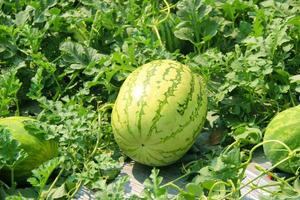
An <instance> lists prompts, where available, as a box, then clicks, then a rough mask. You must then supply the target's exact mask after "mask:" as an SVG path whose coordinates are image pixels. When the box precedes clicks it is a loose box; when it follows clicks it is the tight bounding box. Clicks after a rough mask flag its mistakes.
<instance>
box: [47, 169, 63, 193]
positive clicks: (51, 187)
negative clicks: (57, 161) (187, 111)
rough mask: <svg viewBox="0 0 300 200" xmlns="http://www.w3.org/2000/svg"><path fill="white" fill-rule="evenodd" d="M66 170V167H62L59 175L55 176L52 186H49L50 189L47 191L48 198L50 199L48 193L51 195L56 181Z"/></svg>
mask: <svg viewBox="0 0 300 200" xmlns="http://www.w3.org/2000/svg"><path fill="white" fill-rule="evenodd" d="M64 170H65V168H64V167H63V168H61V170H60V171H59V173H58V175H57V176H56V177H55V179H54V181H53V183H52V184H51V186H50V187H49V189H48V190H47V192H46V194H47V195H46V199H48V195H49V193H50V191H51V190H52V189H53V187H54V186H55V184H56V182H57V181H58V179H59V178H60V177H61V175H62V173H63V171H64Z"/></svg>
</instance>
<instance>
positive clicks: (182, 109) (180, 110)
mask: <svg viewBox="0 0 300 200" xmlns="http://www.w3.org/2000/svg"><path fill="white" fill-rule="evenodd" d="M195 87H196V85H195V77H194V76H193V75H192V74H191V83H190V91H189V93H188V95H187V98H186V99H185V100H184V102H183V104H179V108H178V109H177V112H178V113H179V114H180V115H184V113H185V111H186V109H187V107H188V105H189V103H190V102H191V101H192V100H193V94H194V90H195Z"/></svg>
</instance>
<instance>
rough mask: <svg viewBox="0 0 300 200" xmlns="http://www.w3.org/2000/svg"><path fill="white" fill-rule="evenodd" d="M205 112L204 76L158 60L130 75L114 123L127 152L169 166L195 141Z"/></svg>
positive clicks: (116, 108) (132, 157) (141, 159)
mask: <svg viewBox="0 0 300 200" xmlns="http://www.w3.org/2000/svg"><path fill="white" fill-rule="evenodd" d="M206 113H207V95H206V87H205V84H204V81H203V79H202V77H201V76H199V75H196V74H194V73H192V71H191V70H190V69H189V67H187V66H185V65H183V64H181V63H179V62H176V61H172V60H155V61H152V62H149V63H147V64H145V65H143V66H141V67H139V68H137V69H136V70H135V71H133V72H132V73H131V74H130V75H129V76H128V77H127V79H126V80H125V82H124V83H123V85H122V87H121V88H120V91H119V94H118V96H117V99H116V102H115V105H114V108H113V111H112V119H111V120H112V123H111V124H112V128H113V133H114V137H115V140H116V142H117V144H118V145H119V147H120V149H121V150H122V151H123V152H124V153H125V154H126V155H127V156H128V157H130V158H131V159H133V160H135V161H137V162H139V163H142V164H145V165H149V166H165V165H169V164H172V163H174V162H176V161H177V160H178V159H180V158H181V157H182V156H183V155H184V154H185V153H186V152H187V151H188V150H189V148H190V147H191V146H192V145H193V143H194V141H195V139H196V137H197V135H198V134H199V132H200V130H201V129H202V126H203V124H204V122H205V119H206Z"/></svg>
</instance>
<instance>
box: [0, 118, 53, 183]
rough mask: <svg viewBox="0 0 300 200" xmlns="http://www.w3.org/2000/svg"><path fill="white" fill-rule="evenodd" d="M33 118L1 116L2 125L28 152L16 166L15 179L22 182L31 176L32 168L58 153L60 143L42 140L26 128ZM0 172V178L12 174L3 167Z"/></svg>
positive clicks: (0, 123)
mask: <svg viewBox="0 0 300 200" xmlns="http://www.w3.org/2000/svg"><path fill="white" fill-rule="evenodd" d="M32 120H35V119H33V118H30V117H21V116H14V117H6V118H0V125H1V126H3V127H4V128H5V129H7V130H8V131H9V132H10V134H11V137H12V139H14V140H16V141H18V142H19V143H20V147H21V149H23V150H24V151H25V152H26V153H27V154H28V155H27V157H26V158H25V159H24V160H23V161H21V162H20V163H18V164H17V165H16V166H15V168H14V179H15V180H16V181H20V182H21V181H26V179H27V178H28V177H30V176H31V170H33V169H35V168H37V167H38V166H40V165H41V164H42V163H44V162H46V161H48V160H50V159H52V158H54V157H56V156H57V155H58V145H57V143H56V142H55V141H53V140H41V139H39V138H37V137H36V136H34V135H31V134H30V133H28V131H27V130H25V128H24V125H25V124H24V123H25V122H26V121H32ZM0 134H1V133H0ZM0 174H1V175H0V178H3V177H4V176H5V175H7V176H8V175H10V171H9V169H7V168H3V169H1V171H0ZM2 176H3V177H2Z"/></svg>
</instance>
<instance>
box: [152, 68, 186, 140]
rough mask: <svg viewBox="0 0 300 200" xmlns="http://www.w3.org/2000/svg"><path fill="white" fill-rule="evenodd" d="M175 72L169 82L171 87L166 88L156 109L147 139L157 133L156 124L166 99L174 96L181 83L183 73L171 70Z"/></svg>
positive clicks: (166, 72) (166, 101) (164, 75)
mask: <svg viewBox="0 0 300 200" xmlns="http://www.w3.org/2000/svg"><path fill="white" fill-rule="evenodd" d="M170 69H171V67H170V68H168V69H167V70H166V71H165V73H164V74H163V79H164V80H166V79H165V77H166V75H167V74H168V73H169V72H170ZM173 69H175V70H176V76H175V78H174V79H172V80H170V81H172V85H171V87H169V88H168V90H167V92H165V93H164V99H163V100H162V101H159V105H158V109H157V110H156V115H155V117H154V118H153V120H152V125H151V127H150V130H149V133H148V134H147V137H148V138H149V137H151V135H152V134H153V132H156V133H157V123H158V121H159V119H160V118H161V116H162V115H161V111H162V109H163V108H164V106H165V105H167V103H168V98H169V97H170V96H174V93H175V91H176V88H177V86H178V85H179V84H180V82H181V78H182V77H181V72H182V71H183V70H182V69H178V68H173Z"/></svg>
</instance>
